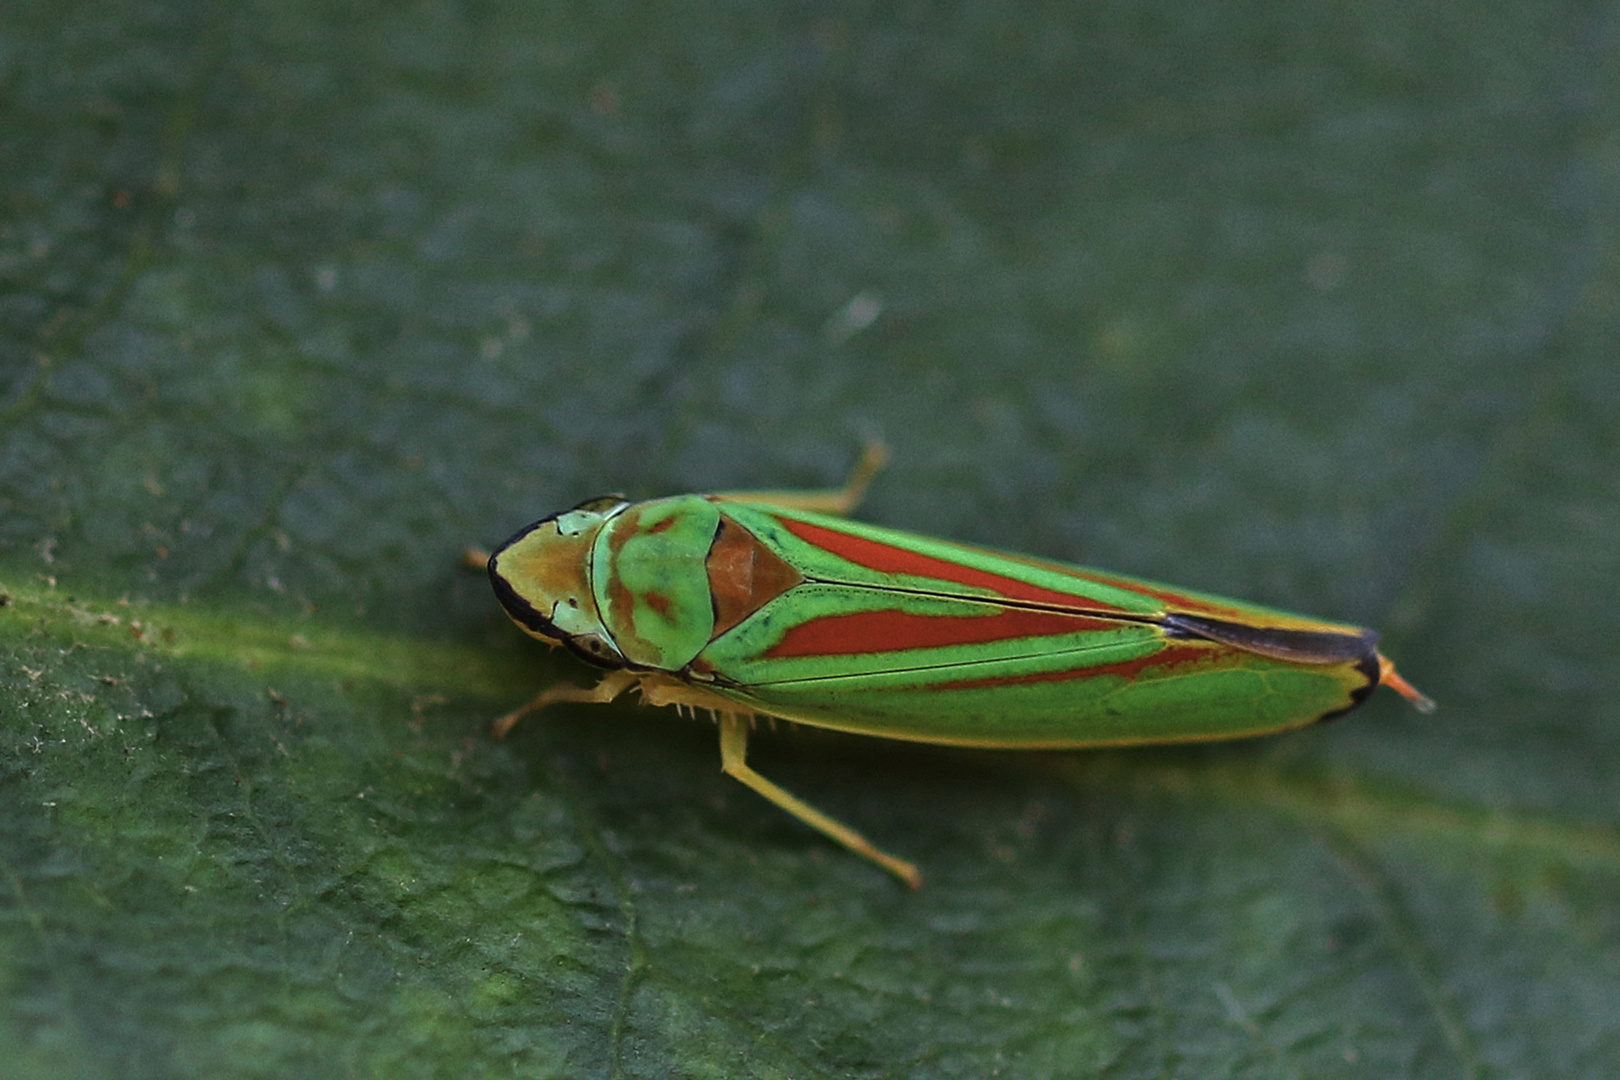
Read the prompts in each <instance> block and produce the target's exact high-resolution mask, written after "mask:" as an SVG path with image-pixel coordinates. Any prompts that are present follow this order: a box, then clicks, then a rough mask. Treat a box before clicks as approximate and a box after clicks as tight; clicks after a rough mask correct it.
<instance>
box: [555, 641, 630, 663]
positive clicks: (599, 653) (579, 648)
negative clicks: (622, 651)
mask: <svg viewBox="0 0 1620 1080" xmlns="http://www.w3.org/2000/svg"><path fill="white" fill-rule="evenodd" d="M568 645H569V647H570V648H572V649H573V650H574V651H575V652H577V653H578V654H579V655H580V656H582V657H584V658H585V659H587V660H589V661H590V662H591V663H593V664H601V665H602V666H603V667H613V668H616V667H623V666H624V657H622V656H620V655H619V650H617V649H615V648H614V647H613V646H612V645H609V644H608V643H607V642H606V641H603V640H602V639H601V638H600V637H598V636H597V635H595V634H575V635H574V636H573V637H570V638H569V639H568Z"/></svg>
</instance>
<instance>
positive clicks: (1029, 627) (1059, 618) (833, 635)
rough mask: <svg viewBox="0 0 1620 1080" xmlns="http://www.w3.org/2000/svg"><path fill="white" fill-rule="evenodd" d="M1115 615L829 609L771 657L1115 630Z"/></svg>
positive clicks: (792, 630) (787, 637)
mask: <svg viewBox="0 0 1620 1080" xmlns="http://www.w3.org/2000/svg"><path fill="white" fill-rule="evenodd" d="M1118 627H1119V624H1118V623H1116V622H1114V621H1113V620H1111V619H1092V618H1087V617H1086V616H1084V615H1065V614H1061V613H1059V612H1052V611H1026V610H1023V609H1020V608H1007V609H1002V610H1000V611H998V612H996V614H994V615H918V614H916V613H914V612H910V611H895V610H893V609H882V610H878V611H855V612H851V613H849V614H847V615H824V616H822V617H821V618H819V619H810V620H809V621H807V622H802V623H797V624H795V625H793V626H791V627H789V628H788V631H787V633H785V634H783V635H782V637H781V640H779V641H777V643H776V644H774V645H772V646H771V647H770V648H769V649H766V650H765V655H766V657H768V658H771V659H778V658H781V657H788V656H853V655H857V654H861V653H885V652H901V651H903V650H905V649H938V648H946V647H949V646H952V645H983V644H986V643H987V642H992V641H1007V640H1009V639H1012V638H1031V637H1049V636H1051V635H1053V634H1078V633H1081V632H1083V631H1086V630H1115V629H1118Z"/></svg>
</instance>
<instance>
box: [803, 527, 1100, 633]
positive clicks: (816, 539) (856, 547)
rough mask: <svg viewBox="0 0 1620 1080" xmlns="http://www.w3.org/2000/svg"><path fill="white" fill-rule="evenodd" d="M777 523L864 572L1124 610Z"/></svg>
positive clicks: (1054, 602)
mask: <svg viewBox="0 0 1620 1080" xmlns="http://www.w3.org/2000/svg"><path fill="white" fill-rule="evenodd" d="M777 520H778V521H780V522H781V523H782V526H783V527H784V528H786V529H787V530H788V531H789V532H791V533H792V534H793V535H794V536H797V537H798V538H799V539H800V540H803V541H804V542H805V543H807V544H814V545H815V546H816V547H818V548H820V549H821V550H823V551H826V552H830V553H831V554H833V555H836V556H838V557H839V558H840V559H845V560H847V561H849V562H852V563H854V564H855V565H856V566H864V567H866V568H867V569H868V570H876V571H877V572H878V573H880V574H908V575H910V576H912V577H924V578H934V579H936V580H938V581H950V582H954V583H955V584H957V585H965V586H967V587H968V588H970V589H989V590H990V591H992V592H994V593H996V594H998V595H1000V596H1003V597H1005V598H1006V599H1008V600H1022V601H1024V602H1026V603H1032V604H1049V605H1053V606H1057V607H1066V608H1077V607H1082V606H1084V607H1085V608H1087V609H1094V608H1106V609H1108V610H1111V611H1122V610H1124V609H1123V608H1120V607H1118V606H1116V605H1114V604H1105V603H1103V602H1101V601H1098V600H1093V599H1091V598H1090V597H1083V596H1076V595H1075V594H1074V593H1066V592H1058V591H1057V590H1056V589H1043V588H1041V587H1040V586H1039V585H1031V584H1030V583H1029V582H1027V581H1019V580H1018V579H1017V578H1012V577H1007V576H1006V575H1005V574H995V573H991V572H990V571H988V570H980V569H978V568H976V567H972V566H963V565H962V564H961V563H954V562H950V561H948V560H946V559H936V558H934V557H933V556H932V555H922V554H919V553H918V552H915V551H911V550H908V549H906V548H901V547H895V546H894V545H892V544H885V543H881V542H879V541H877V540H868V539H866V538H865V537H864V536H852V535H851V534H849V533H845V532H839V531H838V530H836V529H827V528H823V527H822V526H820V525H811V524H810V523H809V522H806V521H796V520H794V519H793V518H785V517H784V518H777ZM1076 576H1079V575H1076Z"/></svg>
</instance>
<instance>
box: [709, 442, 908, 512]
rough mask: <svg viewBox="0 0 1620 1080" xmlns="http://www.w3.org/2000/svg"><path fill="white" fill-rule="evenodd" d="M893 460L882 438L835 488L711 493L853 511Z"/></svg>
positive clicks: (791, 505) (726, 498)
mask: <svg viewBox="0 0 1620 1080" xmlns="http://www.w3.org/2000/svg"><path fill="white" fill-rule="evenodd" d="M888 460H889V451H888V450H887V449H886V448H885V447H884V445H883V444H882V443H880V442H876V441H873V442H869V443H867V444H866V449H865V450H864V451H862V453H861V460H859V461H857V462H856V463H855V468H853V469H851V470H850V473H849V479H848V480H845V481H844V486H843V487H841V488H834V489H833V490H831V491H725V492H720V493H717V494H714V495H710V496H709V497H710V498H711V499H716V500H718V501H720V502H753V503H764V504H765V505H767V506H780V507H782V508H783V509H786V510H814V511H816V512H817V513H822V514H837V515H838V516H839V517H842V516H843V515H845V514H847V513H849V512H850V511H851V510H853V509H855V507H856V506H858V505H859V504H860V501H861V497H862V496H864V495H865V494H866V489H867V487H868V486H869V485H870V484H871V483H872V477H874V476H876V475H877V474H878V471H879V470H880V469H882V468H883V463H884V462H886V461H888Z"/></svg>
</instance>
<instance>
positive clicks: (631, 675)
mask: <svg viewBox="0 0 1620 1080" xmlns="http://www.w3.org/2000/svg"><path fill="white" fill-rule="evenodd" d="M637 678H639V676H638V675H637V674H636V673H635V672H634V671H625V670H623V669H621V670H619V671H610V672H608V673H607V674H606V675H604V676H602V681H601V682H599V683H597V684H596V685H595V686H591V687H585V686H553V687H550V688H549V689H546V690H542V691H541V692H540V693H538V694H536V695H535V696H534V698H533V700H531V701H529V702H528V703H527V704H524V705H519V706H518V707H517V708H515V709H513V710H512V711H511V712H509V713H507V714H506V715H505V716H503V717H501V718H500V719H499V720H497V721H495V723H493V724H491V725H490V731H491V733H493V734H494V736H495V737H496V738H497V739H504V738H506V735H507V733H508V732H509V731H511V730H512V728H514V727H515V726H517V722H518V721H519V720H521V719H523V718H524V717H525V716H528V715H529V714H530V713H532V712H536V711H538V710H540V709H543V708H545V707H546V706H547V705H554V704H556V703H557V702H559V701H578V702H581V703H583V704H587V705H606V704H607V703H608V702H610V701H612V700H613V699H614V698H616V697H618V696H619V695H620V694H622V693H624V692H625V691H626V690H628V689H630V687H631V686H633V685H634V684H635V682H636V680H637Z"/></svg>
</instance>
